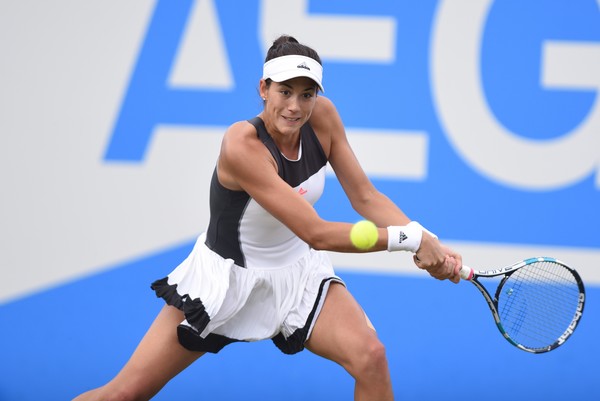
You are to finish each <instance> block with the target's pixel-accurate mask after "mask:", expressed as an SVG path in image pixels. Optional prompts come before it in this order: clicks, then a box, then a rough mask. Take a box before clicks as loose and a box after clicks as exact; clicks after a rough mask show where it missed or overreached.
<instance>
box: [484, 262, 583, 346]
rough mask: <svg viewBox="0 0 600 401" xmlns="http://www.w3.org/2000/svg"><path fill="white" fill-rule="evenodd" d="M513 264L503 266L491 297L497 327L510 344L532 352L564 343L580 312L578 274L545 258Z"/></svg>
mask: <svg viewBox="0 0 600 401" xmlns="http://www.w3.org/2000/svg"><path fill="white" fill-rule="evenodd" d="M513 266H516V267H514V268H507V269H506V270H508V272H507V273H505V275H504V277H503V278H502V280H501V281H500V284H499V285H498V288H497V290H496V293H495V296H494V300H493V303H494V306H495V307H496V309H497V312H496V313H497V318H496V323H497V325H498V329H499V330H500V332H501V333H502V335H503V336H504V337H505V338H506V339H507V340H508V341H509V342H510V343H511V344H513V345H515V346H516V347H518V348H520V349H522V350H524V351H528V352H532V353H543V352H548V351H551V350H553V349H555V348H557V347H559V346H560V345H562V344H564V342H565V341H566V340H567V339H568V338H569V337H571V335H572V334H573V332H574V331H575V328H576V327H577V325H578V324H579V322H580V320H581V316H582V314H583V309H584V306H585V288H584V285H583V281H582V280H581V277H580V276H579V274H578V273H577V271H576V270H575V269H573V268H571V267H569V266H568V265H566V264H565V263H563V262H561V261H560V260H557V259H554V258H549V257H538V258H530V259H526V260H524V261H522V262H520V263H518V264H515V265H513ZM476 276H477V273H475V277H476Z"/></svg>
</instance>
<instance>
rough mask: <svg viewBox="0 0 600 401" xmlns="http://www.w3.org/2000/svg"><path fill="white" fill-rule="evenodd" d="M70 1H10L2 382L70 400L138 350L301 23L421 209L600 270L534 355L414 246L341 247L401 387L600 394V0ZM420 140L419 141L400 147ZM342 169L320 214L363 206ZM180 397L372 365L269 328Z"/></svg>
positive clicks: (336, 216)
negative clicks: (282, 344) (275, 334)
mask: <svg viewBox="0 0 600 401" xmlns="http://www.w3.org/2000/svg"><path fill="white" fill-rule="evenodd" d="M68 3H69V2H67V1H53V2H43V3H42V2H36V1H20V2H19V1H3V2H2V3H1V5H0V33H1V34H0V38H1V39H0V51H2V53H3V54H5V55H6V58H5V60H6V62H5V61H4V60H3V63H2V64H3V66H0V84H1V85H2V88H4V90H3V91H2V93H0V104H1V105H3V109H4V110H5V112H3V113H2V114H1V115H0V132H1V133H0V137H1V144H0V145H1V146H0V148H1V150H0V152H2V153H1V156H2V157H1V159H2V160H1V161H0V163H2V164H1V165H0V167H2V168H1V169H0V170H1V171H2V172H1V173H0V177H2V182H3V186H4V192H3V200H2V204H0V206H1V207H0V209H1V211H0V213H2V214H1V217H2V221H3V224H2V227H0V234H1V237H0V239H1V241H0V242H1V243H2V245H0V268H1V269H2V274H3V276H4V277H5V279H4V283H3V284H2V286H0V302H1V303H0V328H1V330H0V344H1V345H0V355H1V357H2V361H3V363H2V364H0V400H11V401H12V400H19V401H21V400H34V399H35V400H38V399H40V398H41V399H47V400H65V399H70V398H71V397H73V396H75V395H76V394H78V393H79V392H82V391H84V390H86V389H89V388H92V387H95V386H98V385H101V384H102V383H104V382H106V381H107V380H109V379H110V378H111V377H112V376H113V375H114V374H116V372H117V371H118V370H119V368H120V367H121V366H122V365H123V363H124V362H125V361H126V360H127V358H128V357H129V355H130V354H131V352H132V351H133V349H134V348H135V346H136V344H137V342H138V341H139V339H140V338H141V336H142V335H143V333H144V332H145V330H146V329H147V327H148V326H149V324H150V323H151V321H152V319H153V317H154V316H155V315H156V313H157V312H158V310H160V308H161V306H162V303H161V302H160V301H159V300H157V299H155V298H154V296H153V294H152V293H151V291H150V290H149V283H150V282H152V281H153V280H154V279H156V278H159V277H163V276H164V275H165V274H166V273H168V272H169V271H170V270H171V269H172V268H173V267H174V266H176V265H177V264H178V263H179V262H180V261H181V260H183V259H184V258H185V256H186V255H187V253H188V252H189V251H190V250H191V246H192V241H193V239H194V238H195V236H196V235H197V234H198V233H199V232H200V231H202V230H203V228H204V227H205V224H206V221H207V210H206V188H207V179H208V177H207V176H208V174H209V173H210V167H211V166H212V164H213V162H214V157H215V154H216V151H217V149H218V142H219V141H218V140H219V137H220V135H221V133H222V132H223V130H224V129H225V127H226V126H227V125H229V124H230V123H232V122H233V121H237V120H240V119H245V118H249V117H251V116H253V115H255V114H256V113H257V112H259V110H260V106H261V104H260V102H259V99H258V96H257V92H256V88H257V85H258V79H259V77H260V74H261V66H262V60H263V59H264V52H265V49H266V47H268V45H269V42H270V41H272V39H274V38H275V37H276V36H277V35H278V34H280V33H283V32H287V33H291V34H294V35H296V36H297V37H298V39H299V40H300V41H304V42H306V43H308V44H310V45H311V46H313V47H314V48H315V49H317V50H318V51H319V52H320V53H321V56H322V58H323V60H324V69H325V75H324V85H325V88H326V95H327V96H328V97H329V98H331V99H332V100H333V101H334V102H335V103H336V105H337V106H338V109H339V111H340V114H341V115H342V118H343V120H344V122H345V124H346V126H347V127H348V133H349V137H350V139H351V141H354V142H353V143H356V151H357V154H358V155H359V157H361V160H362V159H363V158H364V161H365V164H364V165H365V170H366V171H367V173H368V174H370V175H371V177H372V179H373V181H374V183H375V185H376V186H377V187H378V188H379V189H380V190H381V191H382V192H384V193H386V194H387V195H388V196H389V197H390V198H392V199H393V200H394V201H396V202H397V203H398V204H399V205H400V206H401V207H402V208H403V210H405V212H406V213H407V214H408V215H409V216H411V217H413V218H415V219H418V220H420V221H421V222H422V223H423V224H424V225H426V226H428V227H429V228H431V229H432V230H433V231H435V232H436V233H437V234H438V235H440V237H441V238H442V239H443V240H444V241H445V242H447V243H449V244H450V245H452V246H453V247H454V248H456V249H457V250H459V251H461V252H463V254H464V256H465V260H466V261H468V262H469V263H471V264H473V265H476V266H479V265H483V264H487V265H491V267H497V266H498V265H504V264H509V263H512V262H514V261H516V260H518V259H522V258H526V257H530V256H537V255H533V254H532V252H533V253H536V254H539V253H544V254H546V255H547V256H556V257H559V258H562V259H565V261H567V262H570V263H572V264H574V265H575V267H576V268H577V269H578V270H579V271H580V272H581V274H582V276H583V278H584V280H585V281H586V284H587V292H588V298H587V299H588V300H587V305H586V310H585V314H584V317H583V320H582V323H581V325H580V327H579V328H578V329H577V332H576V333H575V335H574V336H573V338H572V339H570V340H569V341H568V342H567V343H566V344H565V345H564V346H563V347H561V348H559V349H557V350H556V351H553V352H551V353H549V354H543V355H530V354H526V353H524V352H522V351H519V350H517V349H515V348H513V347H511V346H510V345H509V344H508V343H507V342H506V341H505V340H503V339H502V338H501V336H500V335H499V334H498V333H497V330H496V328H495V326H494V324H493V322H492V319H491V316H490V315H489V312H488V311H487V306H486V305H485V303H484V302H483V300H482V299H481V297H480V295H479V293H478V292H477V291H476V290H475V289H474V288H472V286H470V285H466V284H463V285H459V286H454V285H452V284H450V283H448V282H438V281H436V280H432V279H429V278H428V277H426V276H424V275H422V274H420V273H419V272H418V271H416V268H415V267H414V266H411V264H410V262H409V259H407V258H404V259H403V258H399V257H397V256H395V255H386V256H384V257H383V258H382V257H381V256H371V257H360V258H356V259H352V260H351V259H348V258H344V257H342V256H341V255H335V254H334V255H332V257H333V258H334V261H335V262H336V264H337V265H338V266H339V270H338V272H339V274H340V275H341V276H342V277H343V278H344V279H345V280H346V282H347V284H348V286H349V288H350V290H351V291H352V293H353V294H354V295H355V296H356V298H357V299H358V300H359V301H360V303H361V304H362V305H363V307H364V308H365V310H366V311H367V313H368V315H369V317H370V318H371V320H372V321H373V323H374V324H375V326H376V327H377V329H378V332H379V335H380V336H381V338H382V339H383V341H384V343H385V344H386V346H387V349H388V354H389V356H388V357H389V362H390V366H391V370H392V375H393V379H394V384H395V392H396V396H397V398H398V399H408V400H417V399H419V400H426V399H448V400H455V399H456V400H458V399H461V400H465V399H467V400H470V399H488V400H501V399H502V400H505V399H507V398H510V399H512V400H555V399H565V398H566V399H573V400H575V399H577V400H598V399H600V385H599V384H598V380H597V378H598V377H600V368H598V364H597V360H598V357H600V349H599V348H600V347H599V346H598V345H597V338H599V337H600V314H599V312H598V306H599V305H598V303H599V301H598V295H599V294H600V292H599V291H600V290H599V288H598V285H599V283H600V272H599V271H598V269H597V266H598V262H600V239H599V237H598V235H596V228H597V227H598V226H599V225H600V212H599V208H598V206H599V204H600V203H599V201H600V179H599V178H598V177H599V175H598V174H599V173H598V172H599V171H600V170H599V166H600V164H599V162H600V102H599V99H598V89H599V88H600V72H599V71H600V11H599V3H598V2H597V1H592V0H577V1H573V0H564V1H558V0H557V1H529V2H520V1H508V0H496V1H484V0H473V1H463V2H461V1H433V0H425V1H418V2H417V1H412V2H411V1H399V2H392V1H379V0H374V1H369V2H361V1H331V0H329V1H318V0H312V1H308V0H306V1H303V0H294V1H289V2H282V1H276V0H270V1H268V0H265V1H244V2H238V1H233V0H198V1H192V0H178V1H166V0H165V1H163V0H158V1H150V0H138V1H132V2H128V4H127V5H123V4H121V2H118V1H116V0H115V1H103V2H89V3H88V4H87V5H86V7H87V8H86V7H84V6H80V5H69V4H68ZM282 4H284V5H283V6H282ZM67 6H68V7H67ZM367 23H368V24H372V25H369V26H370V27H371V29H365V28H364V26H365V25H361V24H367ZM336 24H337V25H336ZM107 26H111V27H112V29H110V30H107V29H106V27H107ZM411 138H413V139H414V138H416V139H417V140H418V141H419V143H420V144H421V145H422V146H418V147H415V148H411V147H410V146H409V145H407V147H400V146H398V147H397V149H396V148H395V147H396V144H398V143H405V144H406V143H410V142H398V141H402V140H403V139H411ZM386 144H387V145H388V146H387V149H386ZM470 144H478V145H477V146H479V148H477V147H476V148H475V149H476V152H473V151H472V149H471V147H470ZM489 144H491V150H489V149H487V148H486V146H487V145H489ZM390 148H391V149H390ZM523 155H527V157H523ZM410 158H412V159H410ZM377 159H380V160H379V161H381V159H383V169H382V167H381V164H379V165H378V166H379V167H377V168H375V167H373V166H374V164H372V163H373V160H376V161H377ZM409 159H410V160H416V162H415V163H416V164H418V165H420V166H421V168H420V169H417V170H418V171H417V173H407V172H406V171H407V170H406V169H405V166H403V165H402V164H403V163H406V160H409ZM327 181H328V182H327V192H326V194H325V195H324V197H323V198H322V199H321V200H320V201H319V203H318V204H317V209H318V210H319V212H320V213H321V214H322V215H323V216H324V217H326V218H328V219H332V220H340V221H354V220H356V219H357V218H358V216H357V215H356V214H355V213H354V212H353V211H352V210H351V208H350V207H349V205H348V202H347V201H346V200H345V198H344V194H343V191H342V190H341V188H340V186H339V184H338V183H337V181H336V180H335V177H334V176H333V175H330V176H329V178H328V180H327ZM505 377H511V380H512V381H511V382H510V383H509V384H508V385H504V386H503V387H500V388H498V386H497V384H498V383H502V381H503V380H504V379H503V378H505ZM40 394H41V395H40ZM183 397H189V398H190V399H210V400H232V399H251V400H254V399H256V400H280V399H282V398H284V397H285V398H286V399H289V400H300V399H331V400H347V399H351V398H352V382H351V380H350V379H349V377H348V376H347V375H346V374H345V373H344V372H343V371H342V369H341V368H339V367H338V366H335V365H333V364H332V363H329V362H327V361H324V360H321V359H319V358H317V357H315V356H314V355H311V354H310V353H308V352H304V353H302V354H300V355H297V356H294V357H289V356H285V355H282V354H280V353H279V351H277V350H276V348H275V347H273V346H272V344H271V343H270V342H268V341H267V342H261V343H254V344H235V345H232V346H230V347H228V348H227V349H225V350H224V351H223V352H222V354H219V355H218V356H207V357H204V358H202V359H201V360H200V361H199V362H197V363H196V364H194V365H193V366H192V367H190V368H189V369H188V370H187V371H185V372H184V373H182V374H181V375H180V376H178V377H177V378H175V379H174V380H173V381H172V382H171V383H170V384H169V385H168V386H167V387H166V388H165V389H164V390H163V392H161V393H160V394H159V395H158V396H157V397H156V399H159V400H172V399H175V398H183Z"/></svg>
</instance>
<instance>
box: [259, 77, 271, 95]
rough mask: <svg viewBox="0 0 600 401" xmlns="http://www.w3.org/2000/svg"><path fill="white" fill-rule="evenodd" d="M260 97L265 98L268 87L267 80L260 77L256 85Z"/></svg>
mask: <svg viewBox="0 0 600 401" xmlns="http://www.w3.org/2000/svg"><path fill="white" fill-rule="evenodd" d="M258 89H259V92H260V97H262V98H266V97H267V92H268V91H269V87H268V86H267V82H266V81H265V80H264V79H261V80H260V82H259V86H258Z"/></svg>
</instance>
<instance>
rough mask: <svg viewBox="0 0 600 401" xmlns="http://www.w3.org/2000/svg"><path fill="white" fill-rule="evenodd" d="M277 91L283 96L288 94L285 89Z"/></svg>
mask: <svg viewBox="0 0 600 401" xmlns="http://www.w3.org/2000/svg"><path fill="white" fill-rule="evenodd" d="M279 93H281V94H282V95H283V96H289V95H290V91H289V90H287V89H284V90H282V91H280V92H279Z"/></svg>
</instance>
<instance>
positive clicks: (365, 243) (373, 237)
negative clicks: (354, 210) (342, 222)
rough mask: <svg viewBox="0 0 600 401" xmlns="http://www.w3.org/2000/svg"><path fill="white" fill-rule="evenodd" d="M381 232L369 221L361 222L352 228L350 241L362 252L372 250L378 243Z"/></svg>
mask: <svg viewBox="0 0 600 401" xmlns="http://www.w3.org/2000/svg"><path fill="white" fill-rule="evenodd" d="M378 238H379V232H378V231H377V226H376V225H375V224H373V222H371V221H369V220H361V221H359V222H358V223H356V224H354V225H353V226H352V229H351V230H350V241H352V245H354V246H355V247H356V248H358V249H360V250H361V251H365V250H367V249H369V248H372V247H373V245H375V244H376V243H377V239H378Z"/></svg>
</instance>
